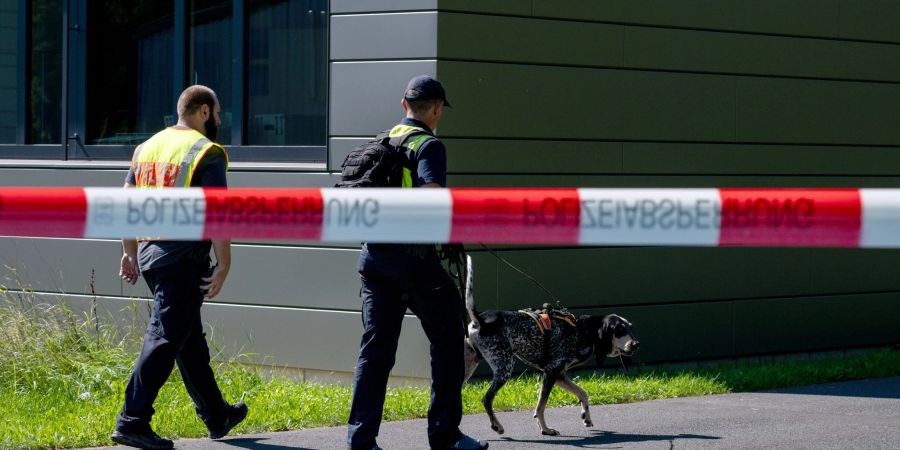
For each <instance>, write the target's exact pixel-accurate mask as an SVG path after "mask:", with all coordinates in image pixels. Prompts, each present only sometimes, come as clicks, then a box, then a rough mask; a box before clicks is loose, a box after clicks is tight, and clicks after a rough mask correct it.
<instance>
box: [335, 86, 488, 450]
mask: <svg viewBox="0 0 900 450" xmlns="http://www.w3.org/2000/svg"><path fill="white" fill-rule="evenodd" d="M400 103H401V105H402V106H403V109H404V110H405V111H406V117H405V118H404V119H403V120H402V121H401V122H400V124H398V125H397V126H395V127H394V128H392V129H391V130H390V132H389V134H390V136H391V137H400V138H401V139H399V141H400V142H401V147H402V148H403V150H404V151H405V152H406V156H407V158H408V160H409V164H408V165H407V168H405V169H404V174H403V182H402V187H404V188H435V187H436V188H442V187H445V186H446V185H447V151H446V149H445V148H444V144H443V143H442V142H441V141H440V140H438V139H437V138H436V137H435V136H434V130H435V129H436V128H437V126H438V123H439V122H440V121H441V117H442V115H443V113H444V107H445V106H448V107H449V106H450V103H449V102H448V101H447V95H446V93H445V92H444V88H443V86H442V85H441V83H440V81H438V80H436V79H434V78H432V77H430V76H427V75H420V76H417V77H414V78H413V79H412V80H410V81H409V84H408V85H407V87H406V91H405V92H404V96H403V100H401V102H400ZM410 226H411V227H414V226H416V224H414V223H411V224H410ZM357 268H358V270H359V273H360V278H361V279H362V297H363V301H362V318H363V336H362V342H361V343H360V349H359V357H358V359H357V363H356V375H355V376H354V379H353V400H352V403H351V405H350V418H349V420H348V433H347V443H348V447H349V448H350V449H351V450H363V449H364V450H370V449H380V447H378V445H377V444H376V442H375V438H376V437H377V436H378V429H379V427H380V425H381V415H382V411H383V408H384V398H385V392H386V389H387V381H388V376H389V375H390V372H391V368H392V367H393V366H394V360H395V356H396V353H397V341H398V340H399V338H400V328H401V324H402V322H403V315H404V314H405V313H406V310H407V308H409V310H410V311H412V312H413V314H415V315H416V317H418V318H419V321H420V322H421V323H422V329H423V330H424V331H425V334H426V335H427V336H428V340H429V341H430V343H431V378H432V383H431V405H430V406H429V408H428V443H429V444H430V446H431V448H432V449H442V450H443V449H453V450H457V449H458V450H482V449H486V448H487V447H488V444H487V443H486V442H483V441H477V440H475V439H472V438H471V437H469V436H466V435H465V434H463V433H462V432H461V431H460V430H459V423H460V420H461V419H462V396H461V390H462V384H463V377H464V373H463V372H464V364H465V363H464V360H463V342H464V338H465V323H464V318H463V315H464V309H463V302H462V300H461V298H460V296H459V291H458V290H457V288H456V285H455V284H454V282H453V278H452V277H451V276H450V274H448V273H447V271H446V270H445V269H444V267H443V266H442V265H441V261H440V258H439V257H438V254H437V251H436V250H435V246H434V245H422V244H374V243H363V246H362V251H361V253H360V256H359V262H358V263H357Z"/></svg>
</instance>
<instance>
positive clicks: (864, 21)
mask: <svg viewBox="0 0 900 450" xmlns="http://www.w3.org/2000/svg"><path fill="white" fill-rule="evenodd" d="M840 8H841V15H840V25H839V32H838V36H839V37H842V38H848V39H871V40H875V41H892V42H900V26H898V24H900V2H897V1H896V0H841V2H840Z"/></svg>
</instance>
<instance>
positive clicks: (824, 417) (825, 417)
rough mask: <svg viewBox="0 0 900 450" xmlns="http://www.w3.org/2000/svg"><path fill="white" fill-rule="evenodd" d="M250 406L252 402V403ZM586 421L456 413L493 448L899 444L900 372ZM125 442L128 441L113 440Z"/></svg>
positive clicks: (250, 444) (391, 427) (325, 436)
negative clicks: (496, 425)
mask: <svg viewBox="0 0 900 450" xmlns="http://www.w3.org/2000/svg"><path fill="white" fill-rule="evenodd" d="M250 407H251V408H252V407H253V406H252V405H250ZM591 415H592V418H593V421H594V427H593V428H585V427H584V426H583V425H582V423H581V419H580V408H578V407H566V408H554V409H548V410H547V415H546V417H547V423H548V425H549V426H551V427H553V428H555V429H557V430H558V431H559V433H560V435H559V436H542V435H541V434H540V431H539V430H538V427H537V424H536V422H535V420H534V419H533V418H532V417H531V413H530V412H528V411H519V412H509V413H500V414H498V418H499V419H500V421H501V422H502V423H503V425H504V427H505V428H506V433H505V434H503V435H498V434H496V433H494V432H493V431H492V430H491V429H490V427H489V425H488V419H487V416H486V415H484V414H475V415H471V416H465V417H464V418H463V423H462V429H463V431H464V432H465V433H467V434H469V435H471V436H474V437H477V438H479V439H485V440H487V441H488V442H489V443H490V448H491V449H495V450H511V449H562V448H591V449H593V448H596V449H676V448H679V449H698V448H727V449H892V450H896V449H900V377H892V378H880V379H871V380H860V381H848V382H840V383H829V384H823V385H815V386H804V387H797V388H789V389H778V390H773V391H765V392H754V393H741V394H726V395H711V396H705V397H690V398H676V399H666V400H655V401H648V402H640V403H631V404H625V405H605V406H594V407H592V408H591ZM425 427H426V422H425V420H424V419H420V420H409V421H402V422H390V423H384V424H382V426H381V433H380V436H379V438H378V443H379V445H381V447H382V448H384V449H386V450H393V449H402V450H414V449H427V448H428V446H427V440H426V435H425ZM346 432H347V431H346V428H345V427H333V428H315V429H308V430H298V431H286V432H279V433H264V434H254V435H241V436H233V437H229V438H226V439H223V440H221V441H211V440H209V439H188V440H181V441H177V442H176V443H175V446H176V448H178V449H185V450H201V449H202V450H207V449H231V450H237V449H253V450H282V449H285V450H286V449H311V450H331V449H337V450H344V449H346V444H345V439H346ZM117 448H119V449H122V450H124V449H127V447H117Z"/></svg>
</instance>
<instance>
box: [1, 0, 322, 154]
mask: <svg viewBox="0 0 900 450" xmlns="http://www.w3.org/2000/svg"><path fill="white" fill-rule="evenodd" d="M60 1H61V2H62V8H61V9H62V20H61V22H62V23H61V26H62V31H63V35H62V43H61V45H62V52H61V53H62V62H61V63H62V86H61V92H62V98H61V99H60V107H61V108H62V111H61V116H62V124H61V126H62V130H61V133H60V136H61V140H62V142H59V143H58V144H30V143H28V127H29V125H30V111H29V109H30V105H29V94H28V92H29V87H30V85H29V78H30V74H31V67H30V53H31V42H30V33H31V5H30V3H31V2H30V1H29V0H18V8H19V10H18V21H17V25H18V30H17V31H16V33H17V36H18V43H17V46H16V49H17V58H16V62H17V64H18V67H17V99H16V101H17V112H16V114H17V119H16V139H15V143H10V144H0V160H2V159H26V160H77V161H93V160H96V161H128V160H130V159H131V155H132V152H133V151H134V146H132V145H103V144H85V143H84V139H85V132H86V119H87V107H86V101H87V99H86V94H85V92H86V86H87V70H88V68H87V67H86V60H87V59H86V56H87V34H88V33H89V32H90V24H89V23H87V2H88V1H89V0H60ZM169 1H172V2H173V4H174V17H173V27H174V29H173V39H172V40H173V45H174V49H173V61H172V63H173V64H172V77H173V81H174V82H173V92H172V93H171V97H172V108H173V110H174V105H175V103H176V102H177V100H178V96H179V95H180V94H181V91H182V90H184V88H185V87H187V86H188V57H189V55H190V53H189V51H190V50H189V48H188V46H189V45H190V39H189V37H190V33H189V31H190V30H189V28H188V27H189V26H190V21H189V14H190V0H169ZM247 2H248V0H232V17H231V20H232V24H231V29H232V65H231V70H232V87H231V89H232V92H231V94H232V96H231V97H232V105H231V109H232V124H233V125H232V131H231V141H232V144H230V145H226V148H227V149H228V150H229V157H230V159H231V160H232V161H241V162H247V163H254V162H259V163H269V164H271V163H273V162H285V163H321V170H325V169H326V168H327V162H328V129H329V127H330V125H329V114H328V108H327V106H326V108H325V111H324V113H325V121H324V126H325V142H324V143H323V144H322V145H283V146H267V145H247V144H246V142H247V134H248V130H249V123H248V121H247V111H246V108H247V105H248V101H247V95H248V92H249V89H248V86H247V82H248V76H247V75H248V67H247V66H246V61H247V51H248V49H247V43H248V36H247V34H248V32H249V30H248V21H249V17H248V11H249V7H248V6H249V5H248V4H247ZM327 5H328V6H327V8H328V9H329V11H326V13H327V14H328V15H330V6H331V5H330V2H328V3H327ZM325 27H326V29H325V35H326V39H325V40H324V42H325V43H326V45H325V48H323V49H321V50H322V51H324V52H325V58H326V61H330V48H329V47H330V46H329V45H328V42H329V39H328V35H329V33H330V30H329V27H330V23H329V21H326V22H325ZM325 70H326V73H325V76H324V79H323V82H324V83H325V84H326V86H325V92H326V95H327V96H328V97H329V98H330V96H331V86H330V79H331V77H330V70H331V69H330V64H327V63H326V66H325ZM327 104H328V102H326V105H327Z"/></svg>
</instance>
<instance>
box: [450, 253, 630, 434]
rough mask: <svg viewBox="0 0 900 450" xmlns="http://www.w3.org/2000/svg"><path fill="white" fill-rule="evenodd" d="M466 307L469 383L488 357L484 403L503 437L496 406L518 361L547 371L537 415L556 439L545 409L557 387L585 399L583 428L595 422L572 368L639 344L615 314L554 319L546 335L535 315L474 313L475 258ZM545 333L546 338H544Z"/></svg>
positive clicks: (623, 352) (625, 352)
mask: <svg viewBox="0 0 900 450" xmlns="http://www.w3.org/2000/svg"><path fill="white" fill-rule="evenodd" d="M466 266H467V269H468V275H467V277H466V309H468V311H469V318H470V319H471V322H470V323H469V337H468V338H466V380H468V379H469V377H471V376H472V373H473V372H474V371H475V367H476V366H477V365H478V363H479V362H480V361H481V360H482V359H484V360H485V361H487V363H488V365H490V366H491V370H492V371H493V373H494V375H493V379H492V380H491V384H490V386H489V387H488V390H487V392H486V393H485V394H484V397H482V399H481V402H482V404H483V405H484V409H485V411H486V412H487V415H488V418H489V419H490V420H491V428H492V429H493V430H494V431H496V432H497V433H499V434H503V431H504V430H503V425H501V424H500V422H499V421H498V420H497V417H496V416H495V415H494V409H493V403H494V397H495V396H496V395H497V391H499V390H500V388H502V387H503V385H504V384H506V382H507V381H508V380H509V378H510V375H511V374H512V370H513V364H514V358H513V357H517V358H519V359H520V360H521V361H522V362H524V363H525V364H527V365H529V366H531V367H533V368H535V369H538V370H540V371H541V372H543V383H542V385H541V391H540V396H539V398H538V403H537V407H536V408H535V410H534V417H535V418H536V419H537V423H538V426H539V427H540V429H541V434H546V435H551V436H555V435H557V434H559V433H558V432H557V431H556V430H554V429H552V428H550V427H548V426H547V423H546V422H545V421H544V409H545V408H546V406H547V399H548V397H549V396H550V390H551V389H553V385H554V384H558V385H559V387H561V388H563V389H565V390H566V391H568V392H571V393H572V394H574V395H575V396H576V397H578V400H579V401H581V418H582V420H583V421H584V426H586V427H592V426H594V424H593V422H591V413H590V410H589V401H588V396H587V394H586V393H585V392H584V390H583V389H581V388H580V387H578V386H577V385H576V384H575V383H574V382H572V380H570V379H569V378H568V376H567V375H566V371H567V370H569V369H570V368H572V367H574V366H577V365H579V364H581V363H583V362H585V361H586V360H587V359H588V358H590V357H591V355H596V356H597V360H598V361H601V360H602V359H603V357H604V355H605V356H610V357H615V356H619V355H624V356H630V355H631V354H632V353H634V352H635V351H636V350H637V349H638V347H639V346H640V342H638V340H637V339H636V338H635V337H634V335H633V334H632V332H631V324H630V323H629V322H628V321H627V320H625V319H624V318H622V317H621V316H617V315H615V314H609V315H606V316H602V317H601V316H590V315H582V316H579V317H577V320H575V321H574V325H572V324H570V323H569V322H571V319H566V318H561V317H552V316H553V315H551V317H550V320H551V328H550V330H548V331H546V332H545V333H542V332H541V328H539V326H538V324H537V323H536V321H535V319H534V318H533V317H530V316H529V315H526V314H523V313H521V312H516V311H485V312H482V313H478V312H477V311H475V302H474V297H473V294H472V284H473V277H474V275H473V273H474V271H473V268H472V259H471V258H469V257H467V258H466ZM545 334H546V336H545Z"/></svg>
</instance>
